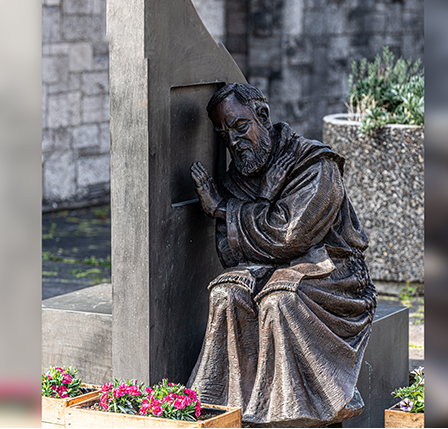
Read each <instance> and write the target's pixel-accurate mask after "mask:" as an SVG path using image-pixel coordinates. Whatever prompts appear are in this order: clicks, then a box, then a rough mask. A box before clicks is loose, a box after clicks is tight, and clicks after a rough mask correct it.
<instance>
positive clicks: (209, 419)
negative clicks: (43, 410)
mask: <svg viewBox="0 0 448 429" xmlns="http://www.w3.org/2000/svg"><path fill="white" fill-rule="evenodd" d="M204 417H205V418H204ZM66 422H67V426H70V427H86V428H89V427H108V428H114V427H151V428H157V427H222V428H227V427H241V426H242V422H241V410H240V408H229V407H221V406H217V405H201V404H200V402H199V399H198V394H197V392H196V391H195V390H194V389H187V388H186V387H185V386H183V385H181V384H174V383H170V382H168V380H163V381H162V382H161V383H159V384H157V385H154V386H153V387H145V385H144V384H143V383H139V382H138V381H137V380H127V381H126V382H121V381H119V380H118V379H115V380H114V382H113V383H105V384H103V386H102V387H101V396H100V397H97V398H95V399H90V400H86V401H84V402H82V403H78V404H76V405H74V406H72V407H70V408H68V409H67V411H66Z"/></svg>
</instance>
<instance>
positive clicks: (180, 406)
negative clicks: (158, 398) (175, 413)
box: [174, 398, 185, 410]
mask: <svg viewBox="0 0 448 429" xmlns="http://www.w3.org/2000/svg"><path fill="white" fill-rule="evenodd" d="M174 407H175V408H177V409H178V410H183V409H184V408H185V401H184V400H183V399H181V398H177V399H176V401H175V402H174Z"/></svg>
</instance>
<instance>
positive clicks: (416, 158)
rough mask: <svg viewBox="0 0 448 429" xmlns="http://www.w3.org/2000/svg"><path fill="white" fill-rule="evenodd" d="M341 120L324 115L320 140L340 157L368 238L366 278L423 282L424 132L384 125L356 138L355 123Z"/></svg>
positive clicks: (419, 129) (341, 118)
mask: <svg viewBox="0 0 448 429" xmlns="http://www.w3.org/2000/svg"><path fill="white" fill-rule="evenodd" d="M347 117H348V115H347V114H336V115H329V116H325V117H324V119H323V122H324V124H323V142H324V143H325V144H328V145H330V146H331V147H332V148H333V149H334V150H335V151H336V152H338V153H340V154H341V155H343V156H344V157H345V159H346V164H345V174H344V181H345V185H346V188H347V192H348V195H349V196H350V199H351V200H352V202H353V205H354V207H355V210H356V212H357V214H358V217H359V218H360V221H361V223H362V225H363V227H364V229H365V231H366V233H367V234H368V236H369V239H370V246H369V249H368V250H367V252H366V260H367V263H368V264H369V267H370V272H371V276H372V279H373V280H380V281H386V282H387V281H389V282H408V281H409V282H423V221H424V218H423V201H424V187H423V139H424V129H423V127H419V126H412V125H387V126H386V127H385V128H384V129H383V130H382V131H380V132H379V133H377V134H375V135H374V136H371V137H370V136H369V137H360V136H359V134H358V129H359V126H360V123H359V122H357V121H350V120H348V119H347Z"/></svg>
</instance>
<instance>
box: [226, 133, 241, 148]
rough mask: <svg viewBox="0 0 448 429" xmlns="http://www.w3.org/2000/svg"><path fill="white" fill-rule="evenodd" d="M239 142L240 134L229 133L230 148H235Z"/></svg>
mask: <svg viewBox="0 0 448 429" xmlns="http://www.w3.org/2000/svg"><path fill="white" fill-rule="evenodd" d="M239 141H240V139H239V137H238V134H237V133H235V132H234V131H229V147H234V146H235V145H236V144H238V142H239Z"/></svg>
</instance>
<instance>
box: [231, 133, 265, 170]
mask: <svg viewBox="0 0 448 429" xmlns="http://www.w3.org/2000/svg"><path fill="white" fill-rule="evenodd" d="M261 131H262V132H261V133H260V135H259V137H258V139H257V145H256V146H255V145H254V144H252V142H250V141H243V142H242V143H241V144H240V145H239V151H238V152H237V153H236V154H234V156H233V161H234V163H235V167H236V169H237V170H238V171H239V172H240V173H241V174H242V175H243V176H251V175H253V174H255V173H258V172H259V171H260V170H261V169H262V168H263V167H264V166H265V165H266V163H267V162H268V160H269V155H270V153H271V148H272V143H271V138H270V136H269V132H268V130H266V128H264V127H263V128H262V130H261ZM246 142H247V143H246Z"/></svg>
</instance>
